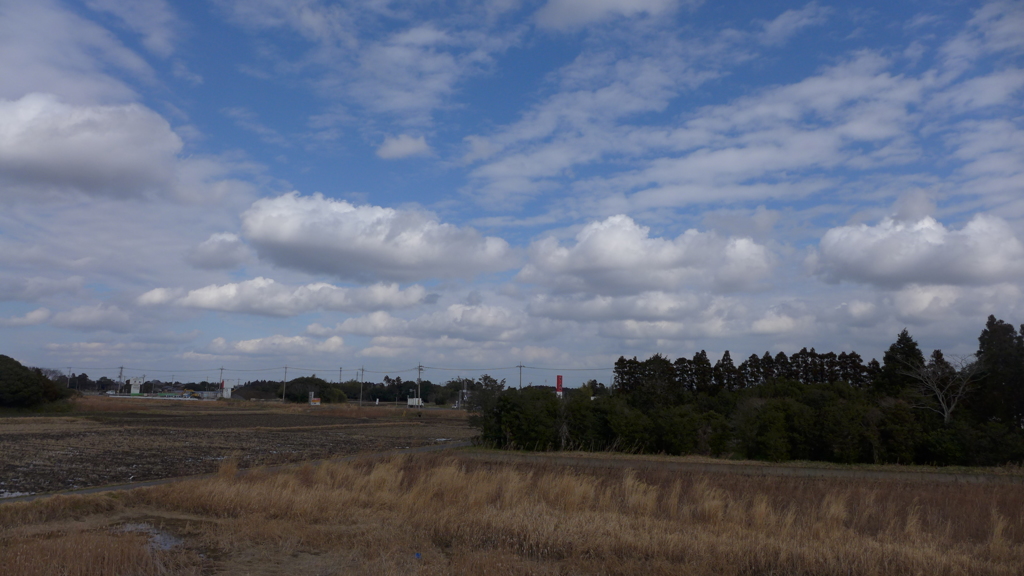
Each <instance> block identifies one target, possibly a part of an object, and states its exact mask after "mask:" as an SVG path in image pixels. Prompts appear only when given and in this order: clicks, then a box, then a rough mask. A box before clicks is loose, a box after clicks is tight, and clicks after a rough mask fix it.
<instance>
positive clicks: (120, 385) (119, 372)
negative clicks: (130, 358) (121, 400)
mask: <svg viewBox="0 0 1024 576" xmlns="http://www.w3.org/2000/svg"><path fill="white" fill-rule="evenodd" d="M122 388H124V366H121V367H120V368H119V369H118V370H117V393H118V394H120V393H121V389H122Z"/></svg>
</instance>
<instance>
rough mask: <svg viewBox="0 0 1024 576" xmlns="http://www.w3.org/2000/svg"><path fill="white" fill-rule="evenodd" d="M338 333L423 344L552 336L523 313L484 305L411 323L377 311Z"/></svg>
mask: <svg viewBox="0 0 1024 576" xmlns="http://www.w3.org/2000/svg"><path fill="white" fill-rule="evenodd" d="M336 330H337V331H339V332H343V333H346V334H357V335H361V336H374V337H378V336H395V337H403V338H409V339H420V340H424V341H433V340H436V339H438V338H448V339H458V340H460V341H465V342H490V341H512V340H516V339H518V338H522V337H523V336H525V335H526V334H527V333H529V334H530V336H531V338H534V339H540V338H543V337H545V336H546V335H548V334H550V333H551V329H550V327H549V326H542V325H541V324H540V323H537V322H533V323H531V322H530V319H529V318H528V317H527V315H526V314H525V313H523V311H521V310H516V309H512V308H508V307H505V306H487V305H481V304H477V305H466V304H452V305H450V306H447V307H446V308H445V309H443V310H438V311H437V312H432V313H430V314H424V315H422V316H418V317H416V318H413V319H411V320H405V319H401V318H396V317H394V316H392V315H390V314H388V313H386V312H374V313H372V314H367V315H365V316H361V317H356V318H349V319H347V320H345V321H344V322H342V323H340V324H338V325H337V327H336ZM527 331H529V332H527Z"/></svg>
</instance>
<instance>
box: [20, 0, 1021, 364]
mask: <svg viewBox="0 0 1024 576" xmlns="http://www.w3.org/2000/svg"><path fill="white" fill-rule="evenodd" d="M1021 30H1024V5H1022V4H1021V3H1020V2H993V3H975V2H948V3H933V2H929V3H926V2H904V3H892V2H886V3H858V4H857V5H856V6H851V5H849V4H830V3H826V2H811V3H802V2H797V3H781V2H764V3H702V2H684V1H680V0H543V1H536V2H526V1H518V0H494V1H491V2H435V3H425V2H388V1H386V0H378V1H373V2H361V3H345V2H320V1H278V0H261V1H257V2H252V1H246V2H242V1H237V2H236V1H231V0H216V1H212V2H200V1H196V2H188V3H169V2H165V1H163V0H138V1H134V2H126V1H120V0H86V1H84V2H61V1H57V0H33V1H31V2H30V1H25V0H0V78H3V81H2V82H0V341H2V342H3V344H4V346H3V350H0V352H2V353H5V354H8V355H11V356H13V357H15V358H17V359H18V360H20V361H22V362H24V363H26V364H31V365H38V366H51V367H66V366H71V367H73V368H74V370H75V371H76V372H81V371H83V370H85V371H87V372H88V373H89V374H90V375H91V376H99V375H102V374H110V370H109V368H110V367H113V366H121V365H124V366H130V367H136V368H140V369H141V368H149V369H150V370H158V369H160V370H176V371H183V370H188V369H194V370H205V369H211V368H215V367H220V366H225V367H229V368H235V369H257V368H267V367H276V366H285V365H290V366H302V367H312V368H318V369H319V368H323V369H331V370H336V369H337V367H339V366H345V367H353V368H354V367H356V366H365V367H366V368H367V369H368V370H377V369H380V370H385V369H391V368H392V367H408V366H415V365H416V364H417V363H420V362H422V363H423V364H425V365H428V366H437V367H496V366H512V365H515V364H518V363H520V362H521V363H523V364H526V365H529V366H538V367H576V368H605V367H609V366H611V364H612V363H613V362H614V360H615V358H617V357H618V356H620V355H629V356H632V355H639V356H641V357H643V356H647V355H650V354H653V353H655V352H660V353H663V354H666V355H668V356H670V357H676V356H680V355H686V356H691V355H692V354H693V353H694V352H696V351H699V350H701V349H705V350H707V351H708V352H709V354H710V355H711V356H713V357H716V356H719V355H720V354H721V353H722V352H723V351H724V350H730V351H731V352H732V355H733V357H734V358H735V357H746V356H748V355H749V354H751V353H757V354H762V353H763V352H764V351H766V350H770V351H772V352H776V351H780V350H782V351H786V352H795V351H797V350H799V349H800V348H801V347H804V346H808V347H811V346H813V347H816V348H817V349H818V350H834V351H836V352H839V351H841V350H848V351H849V350H856V351H858V352H860V353H861V354H862V355H863V356H866V357H868V358H870V357H880V354H881V352H882V351H883V350H884V349H885V348H886V347H888V345H889V344H890V343H891V342H892V341H893V340H894V339H895V336H896V334H897V333H898V332H899V331H900V330H902V329H903V328H904V327H906V328H908V329H909V330H910V332H911V334H912V335H914V336H915V338H917V340H918V341H919V342H921V344H922V346H923V347H924V348H926V349H932V348H942V349H943V350H945V351H947V352H952V353H969V352H971V351H972V350H973V349H974V348H975V347H976V338H977V335H978V333H979V332H980V330H981V328H982V327H983V325H984V321H985V318H986V317H987V316H988V315H989V314H995V315H997V316H998V317H1000V318H1003V319H1006V320H1008V321H1011V322H1015V323H1020V322H1021V321H1024V310H1022V307H1024V294H1022V290H1021V280H1022V279H1024V232H1022V231H1024V227H1022V222H1024V194H1022V192H1024V108H1022V106H1021V103H1022V96H1024V57H1022V55H1024V34H1021V33H1020V31H1021ZM511 374H512V373H511V372H509V374H508V375H511ZM580 374H581V376H580V378H583V376H582V374H583V373H580ZM595 374H600V373H599V372H595ZM449 375H450V373H448V372H444V373H441V372H439V373H438V374H434V375H430V374H428V376H429V377H432V378H433V379H435V380H440V379H444V378H446V377H447V376H449ZM517 376H518V373H516V377H517ZM545 377H546V376H543V373H541V372H537V374H536V375H535V377H531V379H533V380H538V381H539V380H541V379H543V378H545ZM605 379H606V378H605Z"/></svg>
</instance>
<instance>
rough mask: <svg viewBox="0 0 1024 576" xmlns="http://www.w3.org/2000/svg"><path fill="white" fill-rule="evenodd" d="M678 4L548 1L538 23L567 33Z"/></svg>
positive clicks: (674, 0) (661, 0)
mask: <svg viewBox="0 0 1024 576" xmlns="http://www.w3.org/2000/svg"><path fill="white" fill-rule="evenodd" d="M678 5H679V1H678V0H548V3H547V4H545V5H544V6H543V7H541V9H540V10H538V11H537V24H539V25H540V26H541V27H543V28H554V29H557V30H564V29H567V28H575V27H578V26H584V25H587V24H592V23H594V22H600V21H602V20H607V19H610V18H615V17H627V18H628V17H634V16H639V15H641V14H645V15H649V16H657V15H661V14H665V13H667V12H671V11H672V10H674V9H675V8H676V7H677V6H678Z"/></svg>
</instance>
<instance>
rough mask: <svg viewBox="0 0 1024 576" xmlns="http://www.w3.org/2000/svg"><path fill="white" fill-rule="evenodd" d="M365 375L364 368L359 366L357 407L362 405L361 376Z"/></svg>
mask: <svg viewBox="0 0 1024 576" xmlns="http://www.w3.org/2000/svg"><path fill="white" fill-rule="evenodd" d="M364 376H366V369H365V368H362V367H360V368H359V407H360V408H362V406H363V377H364Z"/></svg>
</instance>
